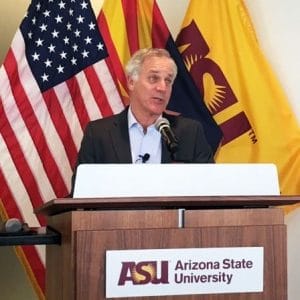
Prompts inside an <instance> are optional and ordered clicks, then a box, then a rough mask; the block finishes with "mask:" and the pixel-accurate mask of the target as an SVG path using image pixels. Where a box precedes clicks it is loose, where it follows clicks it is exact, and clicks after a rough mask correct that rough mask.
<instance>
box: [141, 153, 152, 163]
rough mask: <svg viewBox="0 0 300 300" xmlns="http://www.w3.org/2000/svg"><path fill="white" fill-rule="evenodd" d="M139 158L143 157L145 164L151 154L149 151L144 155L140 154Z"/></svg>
mask: <svg viewBox="0 0 300 300" xmlns="http://www.w3.org/2000/svg"><path fill="white" fill-rule="evenodd" d="M139 158H141V159H142V163H143V164H144V163H146V162H147V161H148V160H149V158H150V154H149V153H145V154H144V155H139Z"/></svg>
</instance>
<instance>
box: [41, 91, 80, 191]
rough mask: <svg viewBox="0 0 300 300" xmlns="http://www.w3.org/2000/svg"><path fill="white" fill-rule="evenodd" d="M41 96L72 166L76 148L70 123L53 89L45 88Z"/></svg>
mask: <svg viewBox="0 0 300 300" xmlns="http://www.w3.org/2000/svg"><path fill="white" fill-rule="evenodd" d="M43 98H44V100H45V104H46V106H47V108H48V112H49V117H50V118H51V120H52V122H53V125H54V127H55V129H56V131H57V133H58V135H59V137H60V139H61V141H62V142H63V145H64V148H65V151H66V154H67V157H68V159H69V163H70V166H71V167H72V166H74V163H75V160H76V157H77V148H76V145H75V143H74V140H73V137H72V134H71V130H70V125H69V123H68V121H67V120H66V118H65V116H64V113H63V110H62V108H61V105H60V103H59V100H58V98H57V95H56V93H55V91H54V90H53V89H49V90H47V91H46V92H44V93H43ZM66 145H68V147H66ZM49 163H50V162H49ZM62 192H63V191H62ZM65 195H66V194H61V193H59V194H57V196H58V197H60V196H65Z"/></svg>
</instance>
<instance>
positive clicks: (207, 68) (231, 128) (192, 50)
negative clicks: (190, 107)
mask: <svg viewBox="0 0 300 300" xmlns="http://www.w3.org/2000/svg"><path fill="white" fill-rule="evenodd" d="M176 45H177V47H178V49H179V51H180V53H181V55H182V57H183V59H184V63H185V65H186V67H187V69H188V70H189V72H190V74H191V76H192V78H193V79H194V81H195V83H196V85H197V87H198V89H199V91H200V92H201V94H202V95H203V97H204V101H205V104H206V106H207V108H208V109H209V111H210V113H211V114H212V115H213V116H214V119H215V120H216V122H217V123H218V125H219V126H220V128H221V130H222V132H223V141H222V145H225V144H227V143H229V142H231V141H233V140H235V139H237V138H238V137H240V136H241V135H243V134H244V133H248V135H249V137H250V140H251V142H252V143H253V144H255V143H256V142H257V138H256V135H255V133H254V131H253V129H252V126H251V125H250V122H249V120H248V117H247V116H246V114H245V112H244V111H243V109H242V108H241V106H240V103H239V101H238V99H237V97H236V95H235V93H234V91H233V90H232V88H231V86H230V84H229V82H228V80H227V79H226V77H225V75H224V73H223V71H222V70H221V68H220V66H219V65H218V64H217V63H216V62H215V61H214V60H212V59H211V58H210V57H209V54H210V48H209V45H208V44H207V42H206V41H205V39H204V37H203V36H202V34H201V32H200V31H199V29H198V27H197V25H196V23H195V22H194V20H193V21H192V22H191V23H190V24H189V25H188V26H186V27H185V28H183V29H182V30H181V32H180V33H179V35H178V37H177V41H176Z"/></svg>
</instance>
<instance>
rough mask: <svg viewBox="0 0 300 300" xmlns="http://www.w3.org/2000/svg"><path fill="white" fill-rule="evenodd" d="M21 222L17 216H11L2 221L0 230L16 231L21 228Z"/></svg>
mask: <svg viewBox="0 0 300 300" xmlns="http://www.w3.org/2000/svg"><path fill="white" fill-rule="evenodd" d="M23 225H24V224H23V223H22V222H21V221H20V220H19V219H17V218H11V219H8V220H6V221H5V222H3V223H2V224H1V226H0V231H2V232H6V233H17V232H21V231H22V230H23Z"/></svg>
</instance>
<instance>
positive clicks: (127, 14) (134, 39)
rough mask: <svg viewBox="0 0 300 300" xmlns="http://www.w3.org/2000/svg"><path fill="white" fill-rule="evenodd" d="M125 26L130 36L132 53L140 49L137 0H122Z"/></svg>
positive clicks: (129, 43) (129, 45)
mask: <svg viewBox="0 0 300 300" xmlns="http://www.w3.org/2000/svg"><path fill="white" fill-rule="evenodd" d="M122 7H123V14H124V19H125V20H126V23H125V26H126V31H127V37H128V47H129V51H130V55H133V53H134V52H136V51H137V50H139V48H140V44H139V30H138V16H137V1H136V0H130V1H127V0H122Z"/></svg>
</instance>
